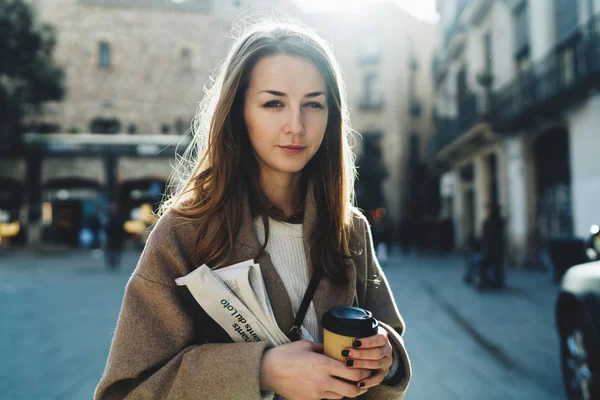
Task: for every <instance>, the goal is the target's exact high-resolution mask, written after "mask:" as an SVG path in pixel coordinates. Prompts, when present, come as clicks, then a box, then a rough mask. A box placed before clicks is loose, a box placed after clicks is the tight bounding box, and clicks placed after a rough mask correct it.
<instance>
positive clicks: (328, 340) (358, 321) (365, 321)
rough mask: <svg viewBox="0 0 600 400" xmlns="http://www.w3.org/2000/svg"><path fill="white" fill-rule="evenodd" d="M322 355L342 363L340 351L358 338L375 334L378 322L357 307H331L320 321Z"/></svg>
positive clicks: (368, 313) (367, 312)
mask: <svg viewBox="0 0 600 400" xmlns="http://www.w3.org/2000/svg"><path fill="white" fill-rule="evenodd" d="M321 325H322V326H323V347H324V350H323V352H324V354H325V355H326V356H329V357H331V358H335V359H336V360H340V361H344V360H345V357H342V350H344V349H347V348H349V347H352V343H353V342H354V341H355V340H356V339H359V338H365V337H369V336H373V335H375V334H377V329H378V327H379V322H378V321H377V320H376V319H375V317H373V314H372V313H371V312H370V311H367V310H364V309H362V308H359V307H350V306H342V307H333V308H332V309H330V310H329V311H327V312H326V313H325V314H323V318H322V319H321Z"/></svg>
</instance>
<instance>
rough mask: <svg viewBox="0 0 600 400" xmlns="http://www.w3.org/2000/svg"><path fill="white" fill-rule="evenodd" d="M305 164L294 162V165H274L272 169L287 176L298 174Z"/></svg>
mask: <svg viewBox="0 0 600 400" xmlns="http://www.w3.org/2000/svg"><path fill="white" fill-rule="evenodd" d="M306 164H307V163H305V162H296V163H281V164H279V165H275V166H274V167H275V168H273V169H275V170H277V171H280V172H285V173H288V174H295V173H298V172H301V171H302V170H303V169H304V167H306Z"/></svg>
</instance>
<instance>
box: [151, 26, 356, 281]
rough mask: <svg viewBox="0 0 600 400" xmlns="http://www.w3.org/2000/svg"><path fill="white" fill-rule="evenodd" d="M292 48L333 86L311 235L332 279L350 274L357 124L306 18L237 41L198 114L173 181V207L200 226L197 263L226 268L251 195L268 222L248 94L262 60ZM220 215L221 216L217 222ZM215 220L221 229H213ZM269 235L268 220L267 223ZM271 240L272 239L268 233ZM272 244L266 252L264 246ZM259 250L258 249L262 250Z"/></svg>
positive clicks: (312, 169)
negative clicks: (251, 136)
mask: <svg viewBox="0 0 600 400" xmlns="http://www.w3.org/2000/svg"><path fill="white" fill-rule="evenodd" d="M277 54H286V55H293V56H299V57H303V58H305V59H307V60H309V61H312V62H313V63H314V64H315V65H316V66H317V67H318V68H319V70H320V71H321V73H322V74H323V78H324V80H325V82H326V84H327V101H328V109H329V115H328V122H327V127H326V130H325V137H324V139H323V142H322V144H321V147H320V148H319V150H318V151H317V153H316V154H315V156H314V157H313V158H312V159H311V161H310V162H309V163H308V164H307V166H306V167H305V168H304V170H303V171H302V173H303V178H304V179H303V181H304V182H307V181H310V182H312V187H313V191H314V196H315V201H316V204H317V222H316V223H317V226H318V227H319V228H318V229H315V230H314V233H313V237H312V238H311V241H312V244H311V254H312V257H311V258H312V262H313V265H314V266H315V268H322V271H324V273H325V274H326V275H327V276H329V277H330V278H332V279H334V280H337V281H342V280H344V278H345V276H346V275H345V269H346V264H345V262H344V259H345V258H347V257H350V256H351V254H350V248H349V242H350V231H351V228H352V212H351V207H352V204H354V179H355V175H356V169H355V166H354V154H353V153H352V151H351V148H350V143H349V141H350V139H351V137H352V136H351V128H350V123H349V117H348V108H347V105H346V96H345V87H344V85H343V81H342V77H341V72H340V68H339V65H338V63H337V62H336V60H335V58H334V57H333V54H332V51H331V49H330V47H329V46H328V45H327V43H326V42H325V41H323V40H322V39H321V38H320V37H319V36H318V35H317V34H315V33H314V32H312V31H310V30H309V29H307V28H304V27H302V26H299V25H298V24H290V23H283V24H282V23H275V22H272V21H267V22H262V23H258V24H255V25H253V26H251V27H250V28H249V29H247V30H246V31H245V33H244V34H243V35H242V36H241V37H240V38H239V39H237V41H236V42H235V44H234V45H233V47H232V49H231V50H230V52H229V54H228V56H227V58H226V59H225V61H224V63H223V64H222V65H221V66H220V68H218V69H217V71H216V77H215V79H214V80H213V84H212V85H211V86H210V88H208V89H207V90H206V95H205V97H204V99H203V101H202V103H201V104H200V107H199V109H198V113H197V115H196V117H195V118H194V123H193V129H192V131H193V134H194V137H193V139H192V143H191V144H190V145H189V147H188V148H187V150H186V152H185V154H184V155H183V157H182V159H181V160H180V162H179V165H178V168H177V169H176V171H175V174H174V176H173V178H172V180H171V185H170V186H171V190H172V195H171V196H170V197H169V198H168V199H167V200H166V201H165V202H164V203H163V206H162V208H161V211H160V214H161V215H162V214H163V213H164V212H165V211H166V210H172V211H173V212H175V213H177V214H179V215H181V216H183V217H186V218H190V219H195V220H199V219H202V221H203V223H200V224H199V225H198V231H197V236H196V243H197V246H196V249H195V252H194V254H193V255H192V261H193V262H194V263H198V264H199V263H209V262H210V263H211V265H213V267H218V266H220V265H221V264H220V263H222V262H223V261H224V260H225V259H226V258H227V256H228V255H229V253H230V252H231V249H232V245H233V240H234V238H235V237H236V235H237V233H238V230H239V227H240V224H241V222H242V211H243V205H244V196H245V195H247V196H248V200H249V203H250V205H251V206H252V209H253V210H254V211H255V213H256V212H258V213H260V214H261V215H262V216H263V218H264V220H266V218H265V215H266V208H265V204H266V199H265V196H264V193H263V192H262V189H261V186H260V184H259V174H258V164H257V161H256V159H255V156H254V154H253V152H251V151H248V149H251V144H250V140H249V138H248V132H247V128H246V124H245V121H244V116H243V107H244V95H245V92H246V90H247V89H248V87H249V85H250V79H251V73H252V69H253V68H254V66H255V65H256V64H257V62H258V61H259V60H260V59H262V58H263V57H266V56H271V55H277ZM215 219H217V220H218V221H219V222H218V223H214V224H211V223H210V222H211V221H214V220H215ZM209 226H213V228H212V229H214V231H211V232H208V229H209ZM265 229H266V233H267V234H266V236H267V238H268V224H267V226H265ZM267 240H268V239H267ZM265 246H266V243H265V244H264V245H263V248H262V250H261V251H264V248H265ZM257 256H258V254H257Z"/></svg>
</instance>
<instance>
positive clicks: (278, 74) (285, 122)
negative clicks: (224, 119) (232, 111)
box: [244, 55, 328, 177]
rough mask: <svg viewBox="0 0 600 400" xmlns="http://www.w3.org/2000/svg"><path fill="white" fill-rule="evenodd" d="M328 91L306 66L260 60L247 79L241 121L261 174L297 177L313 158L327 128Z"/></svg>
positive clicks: (294, 60) (294, 59) (288, 59)
mask: <svg viewBox="0 0 600 400" xmlns="http://www.w3.org/2000/svg"><path fill="white" fill-rule="evenodd" d="M326 93H327V87H326V84H325V80H324V79H323V76H322V75H321V72H320V71H319V69H318V68H317V67H316V66H315V65H314V64H313V63H312V62H310V61H308V60H306V59H304V58H302V57H298V56H289V55H275V56H268V57H264V58H262V59H261V60H260V61H259V62H258V63H257V64H256V66H255V67H254V69H253V70H252V73H251V81H250V86H249V87H248V90H247V91H246V95H245V102H244V120H245V122H246V126H247V128H248V134H249V136H250V143H251V144H252V148H253V149H254V153H255V155H256V159H257V161H258V164H259V167H260V171H261V174H262V175H263V177H264V175H270V176H274V175H282V174H292V175H293V174H296V173H297V172H300V171H302V169H303V168H304V166H306V164H307V163H308V162H309V161H310V159H311V158H312V157H313V156H314V155H315V153H316V152H317V150H319V147H320V146H321V142H322V141H323V137H324V135H325V128H326V127H327V115H328V111H327V98H326Z"/></svg>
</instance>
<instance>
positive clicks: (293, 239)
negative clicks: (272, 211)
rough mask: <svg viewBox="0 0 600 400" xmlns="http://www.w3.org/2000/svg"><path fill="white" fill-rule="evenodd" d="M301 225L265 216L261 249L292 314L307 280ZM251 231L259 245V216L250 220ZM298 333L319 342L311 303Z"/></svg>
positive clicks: (300, 300)
mask: <svg viewBox="0 0 600 400" xmlns="http://www.w3.org/2000/svg"><path fill="white" fill-rule="evenodd" d="M303 226H304V225H303V224H290V223H286V222H280V221H276V220H274V219H272V218H269V242H268V243H267V247H266V249H265V250H266V252H267V253H268V254H269V256H270V258H271V261H272V262H273V266H274V267H275V269H276V270H277V273H278V274H279V276H280V277H281V280H282V281H283V285H284V286H285V289H286V290H287V292H288V295H289V296H290V300H291V303H292V309H293V311H294V315H296V313H297V312H298V309H299V308H300V303H302V298H303V297H304V293H305V292H306V289H307V288H308V283H309V277H308V266H307V265H306V255H305V252H304V242H303V241H302V229H303ZM254 230H255V231H256V234H257V236H258V240H259V242H260V244H261V245H263V244H264V243H265V229H264V224H263V220H262V217H260V216H259V217H257V218H255V219H254ZM301 336H302V339H306V340H310V341H313V342H320V341H321V334H320V332H319V324H318V321H317V314H316V313H315V307H314V305H313V303H312V302H311V303H310V307H308V311H307V312H306V316H305V317H304V323H303V324H302V334H301Z"/></svg>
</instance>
